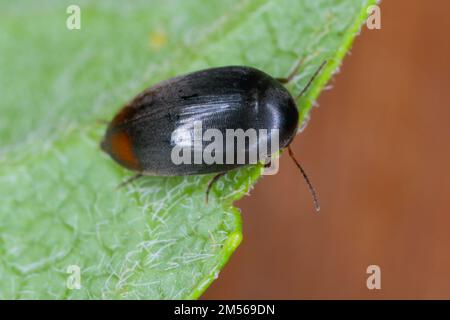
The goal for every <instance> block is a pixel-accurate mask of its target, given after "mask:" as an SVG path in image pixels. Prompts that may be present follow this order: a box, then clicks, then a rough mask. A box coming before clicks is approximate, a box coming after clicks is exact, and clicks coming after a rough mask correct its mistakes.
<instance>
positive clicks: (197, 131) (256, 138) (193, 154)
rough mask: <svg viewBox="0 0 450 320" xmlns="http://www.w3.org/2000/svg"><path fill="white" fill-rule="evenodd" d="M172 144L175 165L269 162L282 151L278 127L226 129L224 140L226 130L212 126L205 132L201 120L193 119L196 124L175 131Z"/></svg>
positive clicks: (172, 157)
mask: <svg viewBox="0 0 450 320" xmlns="http://www.w3.org/2000/svg"><path fill="white" fill-rule="evenodd" d="M269 133H270V134H269ZM269 141H270V150H268V149H269V145H268V144H269ZM204 142H205V143H206V146H205V147H203V143H204ZM171 143H172V145H173V148H172V152H171V160H172V162H173V163H174V164H175V165H181V164H192V163H193V164H207V165H211V164H224V162H225V163H226V164H257V163H258V161H261V162H263V163H264V162H266V163H269V159H270V156H271V155H272V154H274V153H276V152H277V151H278V150H279V130H278V129H270V132H268V130H267V129H259V130H256V129H254V128H249V129H247V130H243V129H226V130H225V139H224V137H223V131H221V130H219V129H215V128H210V129H206V130H205V131H204V132H203V126H202V122H201V121H194V124H193V125H192V124H186V125H184V126H181V127H179V128H177V129H176V130H174V131H173V132H172V135H171ZM246 146H247V148H246ZM270 174H273V173H270Z"/></svg>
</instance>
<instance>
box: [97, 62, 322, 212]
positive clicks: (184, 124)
mask: <svg viewBox="0 0 450 320" xmlns="http://www.w3.org/2000/svg"><path fill="white" fill-rule="evenodd" d="M301 62H302V61H301V60H300V61H299V62H298V63H297V65H296V66H295V67H294V69H293V71H292V72H291V73H290V74H289V76H288V77H286V78H273V77H272V76H270V75H268V74H267V73H265V72H263V71H261V70H258V69H255V68H252V67H247V66H225V67H217V68H211V69H205V70H201V71H196V72H193V73H189V74H186V75H181V76H177V77H174V78H171V79H168V80H165V81H162V82H159V83H157V84H155V85H153V86H151V87H149V88H148V89H146V90H144V91H143V92H141V93H140V94H138V95H137V96H136V97H135V98H133V99H132V100H131V101H130V102H128V103H127V104H126V105H125V106H124V107H123V108H122V109H121V110H120V111H119V112H118V113H117V114H116V115H115V116H114V118H113V119H112V121H111V122H110V123H109V125H108V126H107V129H106V132H105V135H104V138H103V140H102V142H101V148H102V149H103V151H105V152H106V153H107V154H108V155H109V156H110V157H111V158H112V159H113V160H115V161H116V162H118V163H119V164H120V165H122V166H124V167H125V168H127V169H130V170H132V171H135V172H137V174H136V175H135V176H134V177H132V178H131V179H128V180H127V181H125V182H124V183H128V182H130V181H132V180H134V179H136V178H138V177H141V176H143V175H152V176H181V175H197V174H211V173H216V175H215V176H214V178H212V179H211V181H210V182H209V184H208V187H207V191H206V202H207V201H208V194H209V191H210V189H211V187H212V185H213V184H214V183H215V182H216V181H217V180H218V179H219V178H220V177H221V176H222V175H224V174H225V173H227V172H228V171H230V170H232V169H235V168H238V167H242V166H245V165H249V164H250V163H249V162H244V163H237V162H236V161H234V162H233V161H232V162H231V163H212V164H205V163H202V164H199V163H187V164H186V163H184V164H175V163H174V161H173V158H171V156H172V152H173V148H174V146H175V145H176V144H177V143H178V142H177V141H174V133H175V132H178V133H179V132H180V130H181V135H184V136H186V135H187V137H188V140H190V138H191V137H192V136H193V135H194V126H193V124H194V123H196V122H201V123H202V125H203V127H204V128H206V129H211V128H213V129H216V130H219V132H224V133H225V131H226V130H227V129H230V128H231V129H238V128H239V129H243V130H247V129H249V128H254V129H257V130H258V129H266V130H270V131H269V136H270V137H269V138H271V134H272V132H275V131H274V130H273V129H277V130H278V131H277V132H278V141H279V144H278V146H279V149H285V148H288V151H289V155H290V156H291V158H292V159H293V160H294V162H295V164H296V166H297V167H298V168H299V169H300V171H301V173H302V175H303V177H304V178H305V180H306V182H307V184H308V187H309V189H310V191H311V193H312V196H313V200H314V204H315V208H316V210H317V211H319V205H318V200H317V196H316V193H315V191H314V188H313V186H312V184H311V182H310V181H309V179H308V177H307V175H306V173H305V171H304V170H303V168H302V167H301V165H300V164H299V163H298V161H297V160H296V159H295V157H294V154H293V152H292V150H291V148H290V147H289V145H290V143H291V142H292V140H293V139H294V137H295V135H296V133H297V130H298V119H299V114H298V110H297V105H296V102H295V99H294V97H293V96H292V95H291V94H290V92H289V91H288V90H287V89H286V88H285V86H284V85H285V84H286V83H289V82H290V81H291V80H292V79H293V77H294V76H295V74H296V73H297V71H298V69H299V67H300V65H301ZM325 64H326V61H324V62H323V63H322V64H321V65H320V67H319V68H318V69H317V70H316V72H315V73H314V75H313V76H312V77H311V79H309V81H308V83H307V84H306V86H305V88H304V89H303V90H302V91H301V93H300V94H299V95H298V97H297V98H300V97H301V96H302V95H303V94H304V93H305V92H306V91H307V89H308V88H309V86H310V85H311V83H312V82H313V81H314V79H315V78H316V76H317V75H318V74H319V72H320V71H321V69H322V68H323V67H324V65H325ZM185 142H186V141H185ZM188 142H189V141H188ZM191 142H192V141H191ZM258 143H260V141H259V140H258V141H256V142H255V141H253V145H252V142H251V141H249V142H248V144H246V145H245V146H244V149H245V150H241V151H243V152H245V154H248V152H249V150H250V149H252V148H258V147H259V146H258ZM188 146H189V145H188ZM202 146H203V145H202ZM190 147H192V144H191V145H190ZM275 151H278V150H275ZM227 152H230V150H228V151H227V150H225V151H224V153H227ZM258 161H261V159H258Z"/></svg>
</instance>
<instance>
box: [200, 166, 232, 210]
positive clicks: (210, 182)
mask: <svg viewBox="0 0 450 320" xmlns="http://www.w3.org/2000/svg"><path fill="white" fill-rule="evenodd" d="M226 174H227V172H220V173H218V174H216V175H215V176H214V177H213V178H212V179H211V180H209V182H208V187H207V188H206V195H205V202H206V204H208V197H209V192H210V191H211V188H212V187H213V185H214V183H216V182H217V180H219V178H220V177H222V176H224V175H226Z"/></svg>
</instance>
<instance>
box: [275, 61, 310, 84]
mask: <svg viewBox="0 0 450 320" xmlns="http://www.w3.org/2000/svg"><path fill="white" fill-rule="evenodd" d="M304 61H305V58H301V59H299V60H298V61H297V63H296V64H295V66H294V69H292V71H291V72H290V73H289V75H288V76H287V77H285V78H276V79H277V80H278V81H279V82H281V83H282V84H288V83H289V82H291V81H292V79H294V77H295V75H296V74H297V73H298V70H299V69H300V67H301V66H302V65H303V62H304Z"/></svg>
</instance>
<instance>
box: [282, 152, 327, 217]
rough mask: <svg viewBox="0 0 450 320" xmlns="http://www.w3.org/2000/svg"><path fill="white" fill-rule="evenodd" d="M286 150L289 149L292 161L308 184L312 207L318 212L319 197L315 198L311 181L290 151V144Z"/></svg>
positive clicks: (315, 194)
mask: <svg viewBox="0 0 450 320" xmlns="http://www.w3.org/2000/svg"><path fill="white" fill-rule="evenodd" d="M288 151H289V156H290V157H291V158H292V160H294V163H295V165H296V166H297V168H299V169H300V172H301V173H302V175H303V178H304V179H305V181H306V184H307V185H308V188H309V191H310V192H311V195H312V198H313V202H314V208H315V209H316V211H317V212H319V211H320V205H319V199H318V198H317V193H316V190H315V189H314V187H313V185H312V183H311V181H310V180H309V178H308V176H307V174H306V172H305V170H303V168H302V166H301V165H300V163H299V162H298V161H297V159H295V155H294V152H292V149H291V146H288Z"/></svg>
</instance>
